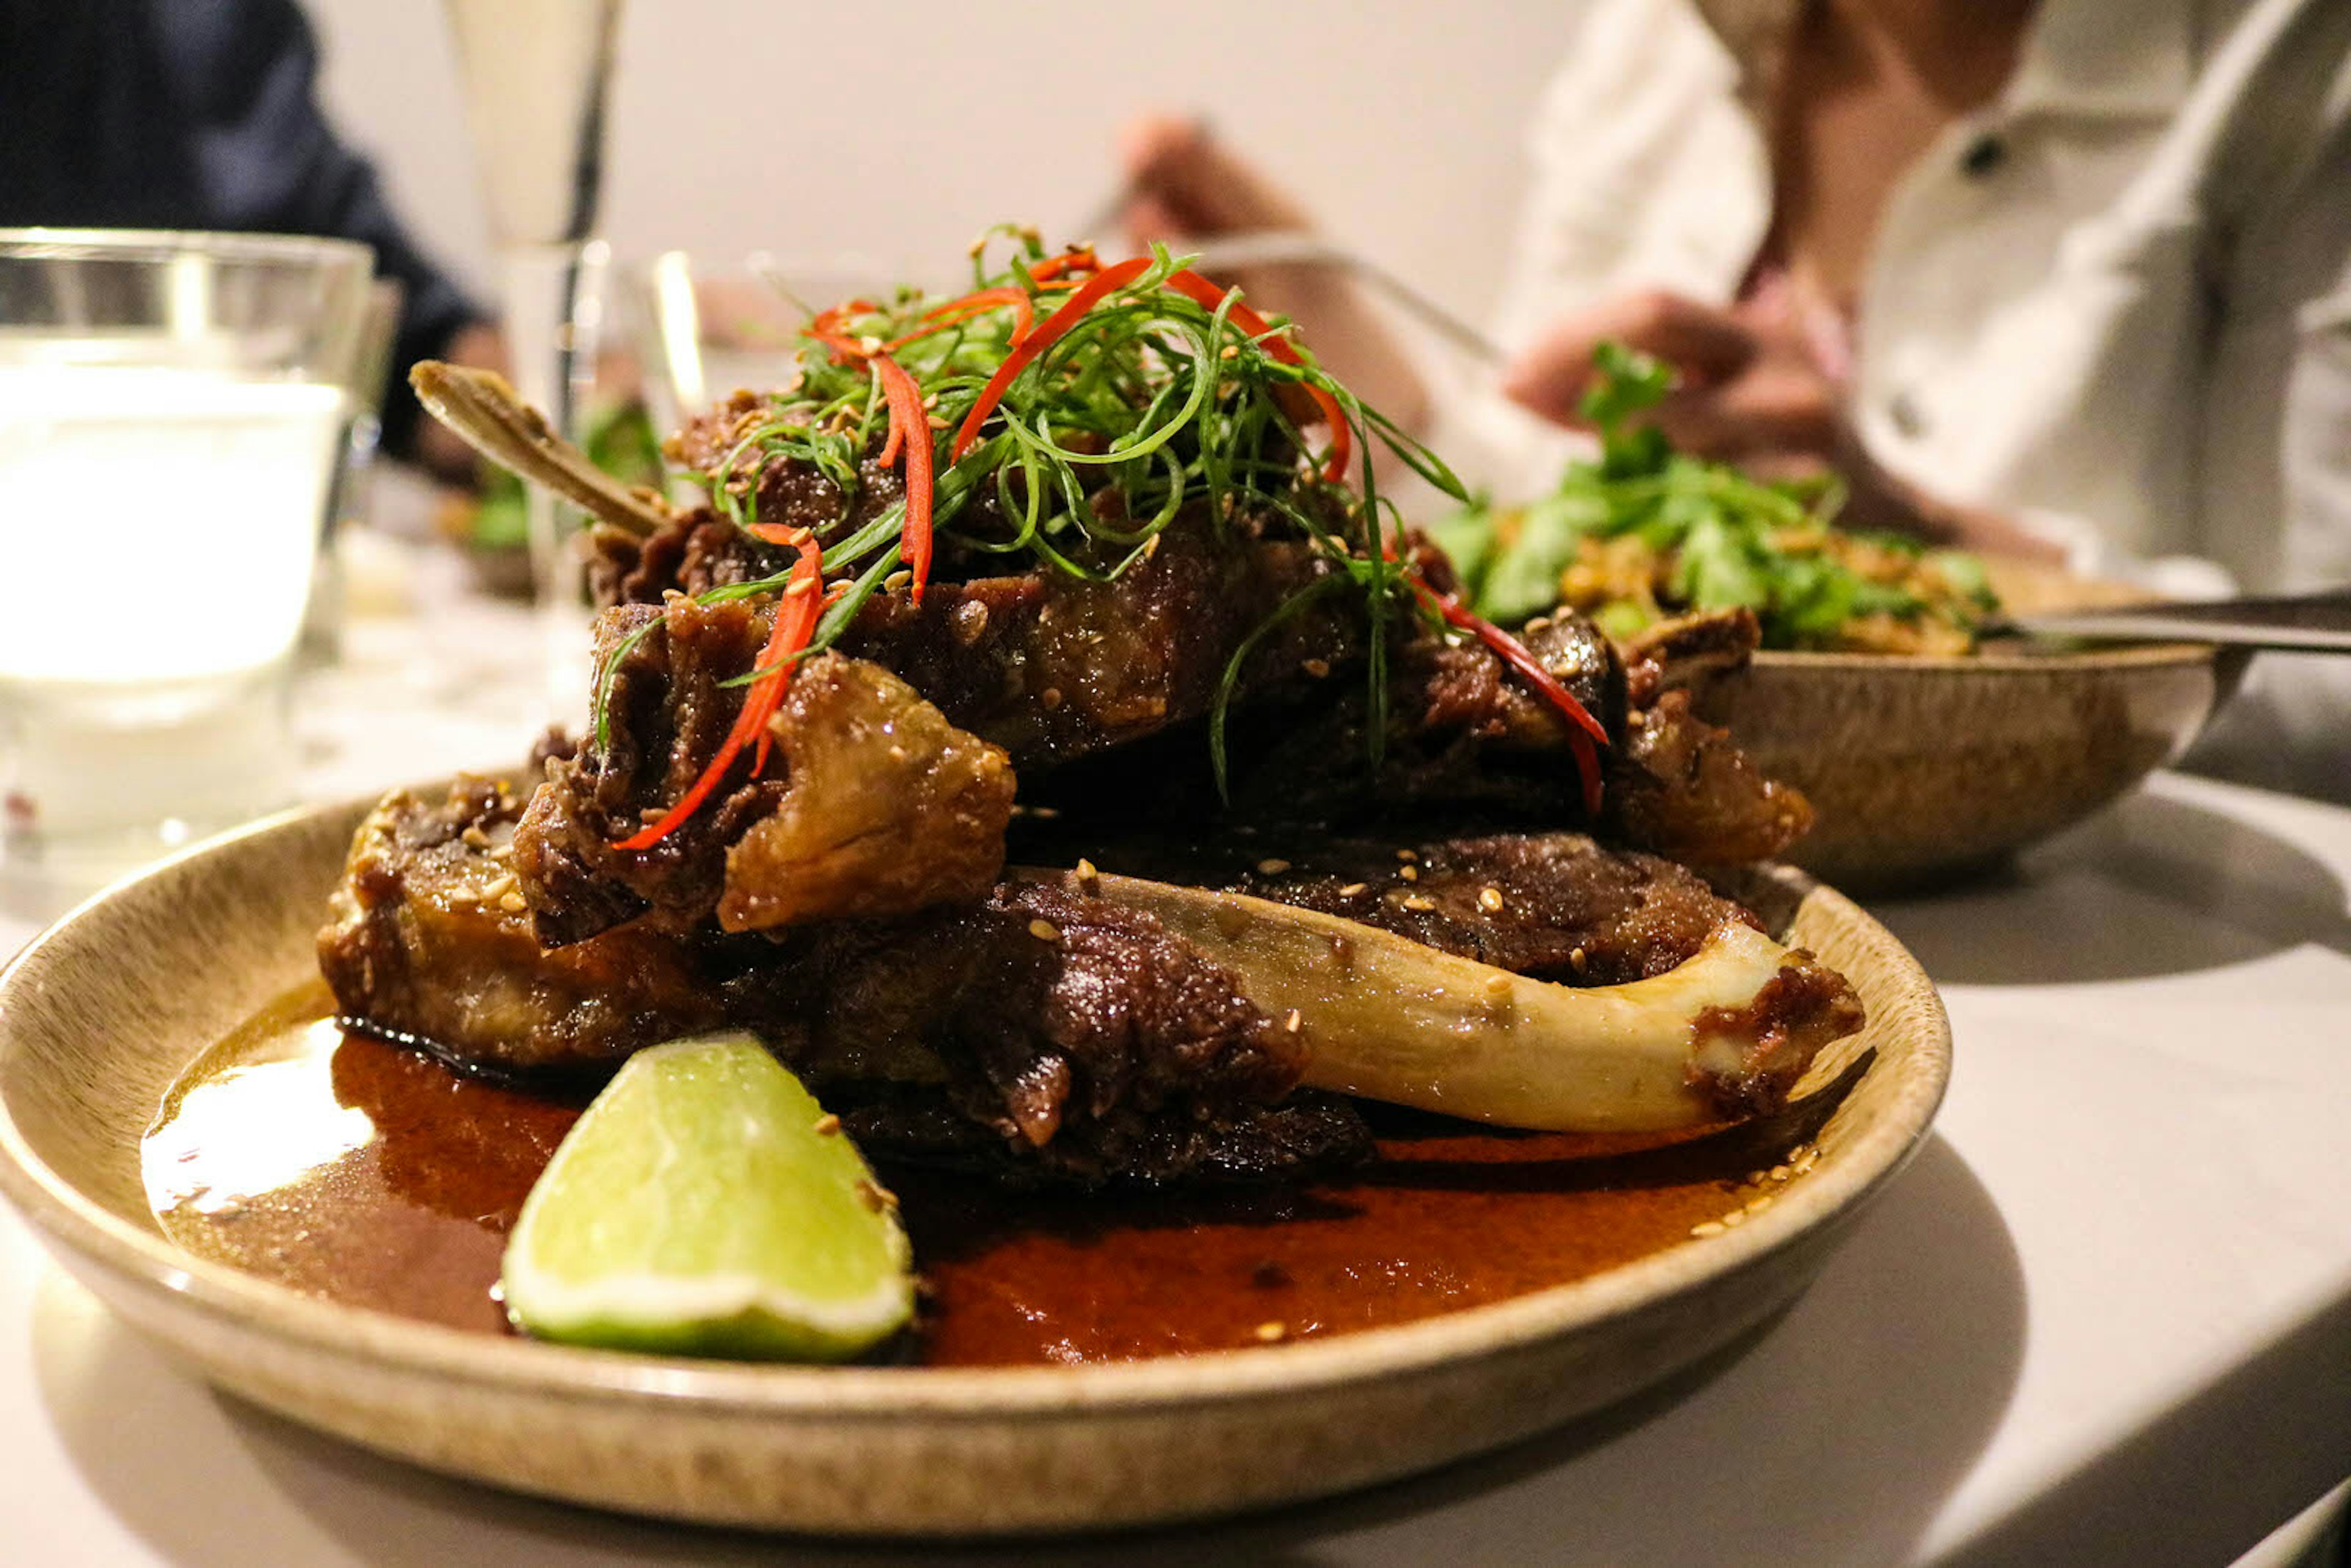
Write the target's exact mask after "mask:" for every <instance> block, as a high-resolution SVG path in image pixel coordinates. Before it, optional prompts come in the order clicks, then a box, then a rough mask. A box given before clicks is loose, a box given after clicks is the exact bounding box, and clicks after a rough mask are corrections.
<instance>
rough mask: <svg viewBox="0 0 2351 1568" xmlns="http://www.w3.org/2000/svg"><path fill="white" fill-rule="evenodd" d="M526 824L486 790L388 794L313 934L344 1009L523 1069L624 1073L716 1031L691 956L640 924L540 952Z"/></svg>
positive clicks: (494, 790) (714, 1009) (495, 790)
mask: <svg viewBox="0 0 2351 1568" xmlns="http://www.w3.org/2000/svg"><path fill="white" fill-rule="evenodd" d="M521 814H522V802H521V800H519V799H517V797H516V796H515V795H514V794H513V793H512V792H510V791H509V790H508V789H506V787H505V786H504V785H502V784H497V783H494V782H488V781H484V780H470V781H465V782H461V783H460V784H458V785H457V786H455V788H454V789H451V790H450V791H449V793H448V795H447V796H446V798H444V799H443V800H425V799H423V798H422V797H419V796H416V795H413V794H410V793H409V792H408V791H406V790H404V789H402V790H395V791H393V792H392V794H390V795H388V796H386V797H385V798H384V800H383V802H382V803H381V805H379V806H378V807H377V808H376V809H375V810H374V811H373V812H372V813H371V814H370V815H369V817H368V819H367V821H366V822H365V823H363V824H362V825H361V826H360V831H359V833H358V836H357V837H356V838H354V839H353V840H352V842H351V852H350V860H349V862H347V864H346V867H345V871H344V875H343V882H342V885H341V886H340V887H339V888H338V889H337V890H336V892H335V895H334V901H333V904H332V905H331V906H330V915H329V922H328V925H327V927H326V929H325V930H323V931H321V932H320V933H319V969H320V970H321V971H322V972H323V973H324V974H325V976H326V977H327V983H328V985H329V987H331V988H333V990H334V993H335V999H336V1003H337V1005H338V1007H340V1009H341V1010H342V1011H343V1012H344V1013H346V1014H348V1015H350V1016H353V1017H357V1018H362V1019H369V1020H371V1022H373V1023H374V1024H375V1025H376V1026H377V1027H379V1028H381V1029H385V1030H391V1031H393V1032H395V1033H399V1034H403V1035H410V1036H414V1037H417V1038H419V1039H421V1040H428V1041H431V1042H433V1043H434V1045H435V1046H437V1047H439V1048H441V1049H443V1050H445V1051H448V1052H450V1053H452V1054H454V1055H456V1056H459V1057H462V1058H465V1059H470V1060H475V1061H489V1062H494V1063H496V1065H498V1066H500V1067H504V1068H509V1069H516V1070H533V1069H540V1068H550V1067H576V1066H580V1065H584V1064H594V1063H603V1064H611V1063H615V1062H618V1061H620V1060H621V1059H622V1057H624V1056H626V1055H628V1054H629V1053H630V1052H631V1051H636V1050H638V1049H639V1048H640V1047H643V1046H647V1045H652V1044H654V1043H656V1042H658V1041H660V1040H667V1039H670V1038H672V1037H674V1036H676V1035H679V1034H686V1033H691V1032H693V1031H694V1030H700V1029H707V1028H710V1027H713V1026H714V1025H716V1024H717V1023H718V1022H720V1021H721V1012H720V1009H719V1006H718V1001H717V998H716V996H715V994H714V993H713V992H712V991H711V989H710V988H709V986H708V984H707V983H706V981H705V978H704V977H702V976H701V975H700V974H698V973H697V971H696V967H695V964H694V963H693V961H692V959H691V956H690V955H689V954H688V953H687V952H686V951H685V950H684V949H683V948H681V947H680V946H677V945H676V944H674V943H673V942H670V941H667V940H665V939H664V938H662V937H660V936H655V935H653V934H652V933H650V932H647V931H645V930H643V929H642V928H639V927H634V926H622V927H621V928H620V929H618V930H613V931H607V932H605V933H604V934H603V935H601V936H597V937H595V938H593V939H591V940H590V941H586V942H581V943H579V944H577V945H575V946H569V947H566V948H563V949H562V950H560V951H559V952H554V953H549V952H546V951H544V950H542V949H541V948H540V946H539V945H538V939H537V937H536V936H535V935H534V934H533V932H532V929H531V919H530V916H529V915H528V913H527V912H526V911H525V910H524V908H523V904H522V900H521V898H520V897H519V896H518V894H517V891H516V888H517V879H516V877H515V874H514V871H513V868H512V865H511V862H510V855H511V849H512V840H513V837H514V831H515V823H516V821H517V819H518V818H519V817H520V816H521Z"/></svg>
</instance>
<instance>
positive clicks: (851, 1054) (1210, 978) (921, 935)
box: [726, 883, 1370, 1183]
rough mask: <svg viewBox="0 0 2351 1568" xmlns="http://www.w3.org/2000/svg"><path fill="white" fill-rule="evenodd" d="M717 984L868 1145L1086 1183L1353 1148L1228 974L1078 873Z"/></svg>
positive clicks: (843, 929)
mask: <svg viewBox="0 0 2351 1568" xmlns="http://www.w3.org/2000/svg"><path fill="white" fill-rule="evenodd" d="M726 996H727V1007H728V1011H729V1013H730V1016H732V1017H733V1018H734V1019H736V1020H737V1021H738V1022H741V1023H744V1024H746V1025H747V1026H748V1027H751V1028H753V1029H756V1030H759V1031H760V1033H761V1034H762V1035H763V1037H765V1038H768V1039H769V1040H773V1041H775V1042H776V1043H777V1045H778V1051H779V1052H780V1054H782V1055H783V1056H784V1058H785V1060H786V1061H789V1062H790V1063H791V1064H792V1065H793V1066H794V1067H795V1069H796V1070H799V1071H801V1072H802V1074H803V1076H805V1077H806V1078H807V1079H808V1081H809V1082H810V1085H811V1086H812V1087H817V1088H818V1090H819V1092H820V1093H821V1094H823V1096H824V1098H825V1101H826V1103H827V1104H828V1105H831V1106H833V1107H835V1108H836V1109H837V1110H839V1111H840V1113H841V1117H842V1119H843V1120H844V1122H846V1123H848V1124H849V1125H850V1126H851V1127H852V1130H855V1131H856V1132H857V1133H858V1134H859V1142H860V1146H861V1147H864V1148H866V1149H868V1150H869V1151H870V1152H872V1153H876V1154H878V1155H892V1154H896V1155H900V1156H902V1157H911V1156H921V1157H931V1158H951V1159H959V1160H966V1161H973V1162H978V1163H983V1164H985V1165H987V1166H989V1167H990V1168H993V1169H996V1170H998V1172H999V1173H1000V1174H1007V1175H1018V1174H1019V1173H1022V1172H1027V1173H1030V1174H1033V1175H1040V1176H1052V1177H1055V1178H1058V1179H1061V1180H1073V1181H1080V1182H1086V1183H1093V1182H1100V1181H1104V1180H1108V1179H1111V1178H1113V1177H1121V1178H1128V1179H1133V1178H1141V1179H1144V1180H1152V1181H1162V1180H1173V1179H1175V1178H1178V1177H1182V1176H1219V1175H1221V1176H1240V1175H1249V1174H1272V1173H1273V1172H1276V1171H1279V1170H1283V1169H1292V1168H1298V1167H1311V1166H1328V1165H1331V1164H1333V1163H1343V1162H1345V1161H1349V1160H1353V1159H1355V1158H1359V1157H1362V1156H1364V1155H1366V1154H1367V1153H1368V1152H1369V1147H1370V1145H1369V1141H1368V1138H1367V1136H1366V1135H1365V1134H1364V1130H1363V1127H1362V1124H1361V1123H1360V1122H1359V1121H1357V1120H1356V1119H1355V1118H1354V1116H1353V1112H1352V1110H1348V1109H1346V1108H1345V1107H1344V1106H1343V1103H1337V1102H1331V1101H1328V1100H1327V1099H1326V1098H1325V1097H1322V1096H1317V1095H1313V1094H1311V1093H1293V1092H1292V1091H1293V1089H1294V1086H1295V1085H1296V1083H1297V1081H1298V1075H1299V1072H1300V1071H1301V1068H1302V1066H1303V1055H1302V1051H1301V1047H1300V1045H1299V1043H1298V1041H1297V1039H1296V1037H1294V1036H1293V1035H1291V1034H1290V1033H1289V1032H1288V1031H1287V1030H1283V1029H1282V1028H1281V1027H1280V1025H1279V1024H1278V1023H1276V1022H1275V1021H1274V1020H1272V1019H1269V1018H1267V1017H1266V1016H1265V1014H1264V1013H1262V1012H1261V1011H1259V1009H1258V1008H1257V1007H1256V1006H1255V1005H1254V1004H1252V1003H1251V1002H1250V1001H1249V998H1247V997H1246V996H1244V995H1243V994H1242V993H1241V991H1240V989H1239V988H1238V984H1237V982H1236V981H1235V980H1234V978H1233V977H1232V976H1231V975H1229V974H1228V973H1227V972H1226V971H1225V970H1224V969H1223V968H1221V967H1218V966H1217V965H1216V964H1214V963H1211V962H1210V961H1209V960H1207V958H1206V957H1204V956H1201V954H1200V953H1199V952H1198V950H1197V949H1196V948H1195V947H1193V946H1191V945H1190V944H1189V943H1187V942H1186V941H1184V940H1183V939H1182V938H1180V937H1177V936H1174V935H1172V934H1171V933H1169V932H1168V931H1167V930H1166V929H1165V927H1163V926H1162V925H1160V924H1159V922H1158V921H1156V920H1155V919H1154V918H1153V917H1152V916H1150V915H1145V914H1142V913H1140V912H1137V911H1134V910H1130V909H1126V908H1123V907H1121V906H1119V905H1117V904H1110V903H1106V902H1104V901H1102V900H1101V899H1097V898H1092V897H1088V896H1085V895H1084V894H1081V893H1079V892H1077V891H1075V890H1073V889H1069V888H1064V887H1061V886H1057V885H1047V884H1036V883H1008V884H1005V885H1002V886H999V887H998V888H997V889H996V890H995V891H994V892H992V893H991V894H989V895H988V897H987V900H986V901H985V902H984V903H982V904H979V905H977V907H974V908H969V909H963V910H952V911H940V912H936V913H934V914H932V915H926V916H922V917H918V918H916V919H914V920H909V921H903V922H891V923H887V924H879V925H829V926H824V927H820V928H817V929H814V930H811V931H810V932H808V933H807V934H805V935H804V936H798V937H795V938H794V939H792V940H791V941H789V942H788V943H787V944H785V946H784V947H783V948H782V949H781V950H780V952H779V955H778V957H777V958H776V959H775V960H773V961H770V960H768V959H767V958H765V957H763V958H761V959H760V960H759V961H758V962H757V963H756V964H754V965H752V966H751V967H748V968H747V969H746V971H745V972H744V973H743V974H742V975H741V976H740V977H737V978H736V979H734V980H731V981H729V982H728V983H727V985H726ZM1285 1097H1287V1098H1285ZM943 1107H944V1108H945V1109H946V1110H952V1112H953V1113H954V1114H953V1116H952V1117H949V1116H946V1114H945V1113H944V1112H943ZM975 1129H977V1130H980V1131H984V1132H985V1133H986V1134H988V1136H986V1137H982V1136H979V1135H977V1133H976V1132H975V1131H974V1130H975ZM869 1140H870V1141H869Z"/></svg>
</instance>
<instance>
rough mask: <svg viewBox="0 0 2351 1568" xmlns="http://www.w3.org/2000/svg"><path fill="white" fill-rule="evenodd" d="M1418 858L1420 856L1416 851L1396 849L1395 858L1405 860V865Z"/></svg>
mask: <svg viewBox="0 0 2351 1568" xmlns="http://www.w3.org/2000/svg"><path fill="white" fill-rule="evenodd" d="M1419 858H1420V856H1419V854H1418V853H1417V852H1415V851H1412V850H1398V851H1396V859H1398V860H1400V861H1402V862H1405V864H1406V865H1410V864H1411V863H1412V862H1415V861H1416V860H1418V859H1419Z"/></svg>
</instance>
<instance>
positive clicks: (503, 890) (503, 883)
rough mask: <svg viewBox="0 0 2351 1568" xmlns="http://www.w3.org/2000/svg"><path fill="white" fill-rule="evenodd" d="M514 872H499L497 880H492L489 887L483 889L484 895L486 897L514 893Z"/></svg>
mask: <svg viewBox="0 0 2351 1568" xmlns="http://www.w3.org/2000/svg"><path fill="white" fill-rule="evenodd" d="M514 886H515V879H514V873H512V872H502V873H499V875H498V877H497V879H496V881H494V882H492V883H490V884H489V885H488V886H487V887H485V888H484V889H482V896H483V897H484V898H498V897H502V896H503V895H505V894H509V893H512V892H513V891H514Z"/></svg>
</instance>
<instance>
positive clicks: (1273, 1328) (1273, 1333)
mask: <svg viewBox="0 0 2351 1568" xmlns="http://www.w3.org/2000/svg"><path fill="white" fill-rule="evenodd" d="M1226 351H1227V352H1228V353H1229V352H1231V350H1226ZM1255 1332H1256V1333H1257V1338H1258V1343H1259V1344H1278V1343H1280V1342H1281V1341H1283V1340H1285V1339H1288V1338H1289V1337H1290V1326H1289V1325H1288V1324H1287V1323H1278V1322H1264V1323H1259V1324H1258V1325H1257V1329H1256V1331H1255Z"/></svg>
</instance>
